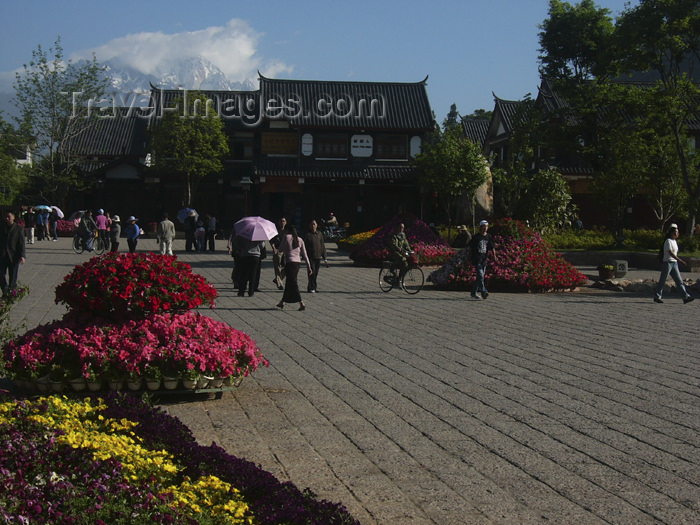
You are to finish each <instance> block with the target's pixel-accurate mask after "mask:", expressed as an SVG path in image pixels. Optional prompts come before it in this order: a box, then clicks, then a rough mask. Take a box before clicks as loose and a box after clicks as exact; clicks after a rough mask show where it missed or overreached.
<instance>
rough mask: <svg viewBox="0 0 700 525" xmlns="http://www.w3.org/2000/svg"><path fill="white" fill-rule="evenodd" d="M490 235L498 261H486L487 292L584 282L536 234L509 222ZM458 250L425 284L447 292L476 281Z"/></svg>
mask: <svg viewBox="0 0 700 525" xmlns="http://www.w3.org/2000/svg"><path fill="white" fill-rule="evenodd" d="M489 231H490V232H491V233H492V234H493V236H494V243H495V244H496V255H497V258H498V262H494V261H492V260H489V264H488V266H487V269H486V282H487V284H488V286H489V289H491V290H504V291H515V292H523V291H530V292H546V291H557V290H570V289H574V288H576V287H577V286H582V285H584V284H585V283H586V281H587V280H588V279H587V278H586V276H585V275H583V274H582V273H580V272H579V271H578V270H577V269H576V268H574V267H573V266H572V265H571V264H570V263H568V262H567V261H565V260H564V259H563V258H562V257H561V255H559V254H558V253H556V252H555V251H554V250H553V249H552V248H551V246H549V245H548V244H547V243H546V242H544V241H543V240H542V239H541V237H540V236H539V234H538V233H537V232H535V231H533V230H531V229H530V228H528V227H527V226H525V225H524V224H522V223H520V222H518V221H514V220H512V219H502V220H500V221H498V222H496V223H495V224H494V225H493V226H492V227H491V228H490V229H489ZM465 256H466V251H465V250H461V251H460V252H458V253H457V255H455V256H454V257H453V258H452V260H450V261H449V262H448V263H447V264H445V265H444V266H442V267H441V268H439V269H438V270H436V271H434V272H432V273H431V274H430V275H429V276H428V281H430V282H432V283H433V284H435V286H437V287H439V288H443V289H449V290H470V289H471V287H472V285H473V284H474V281H475V280H476V273H475V270H474V267H473V266H472V265H471V262H470V261H469V260H467V259H466V258H465Z"/></svg>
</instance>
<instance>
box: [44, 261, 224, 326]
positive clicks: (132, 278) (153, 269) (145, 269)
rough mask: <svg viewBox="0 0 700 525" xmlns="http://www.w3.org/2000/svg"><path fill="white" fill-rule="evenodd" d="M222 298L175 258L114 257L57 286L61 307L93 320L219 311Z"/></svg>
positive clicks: (79, 270) (85, 267)
mask: <svg viewBox="0 0 700 525" xmlns="http://www.w3.org/2000/svg"><path fill="white" fill-rule="evenodd" d="M217 295H218V293H217V291H216V288H214V287H213V286H212V285H210V284H209V283H208V282H207V281H206V279H204V277H202V276H200V275H197V274H195V273H193V272H192V268H191V267H190V265H189V264H186V263H183V262H181V261H178V260H177V258H175V257H172V256H168V255H158V254H153V253H123V254H118V253H108V254H105V255H103V256H102V257H94V258H92V259H90V260H89V261H87V262H86V263H84V264H82V265H80V266H76V267H75V269H74V270H73V271H72V272H71V273H69V274H68V275H67V276H66V277H64V279H63V282H62V283H61V284H59V285H58V286H57V287H56V304H59V303H63V304H66V305H67V306H68V307H70V308H72V309H73V310H76V311H82V312H86V313H89V314H91V315H110V316H111V317H112V318H114V317H115V316H116V317H138V316H142V315H146V314H150V313H156V312H167V311H175V312H178V311H184V310H189V309H192V308H197V307H198V306H201V305H203V304H209V305H212V306H213V305H214V300H215V299H216V297H217Z"/></svg>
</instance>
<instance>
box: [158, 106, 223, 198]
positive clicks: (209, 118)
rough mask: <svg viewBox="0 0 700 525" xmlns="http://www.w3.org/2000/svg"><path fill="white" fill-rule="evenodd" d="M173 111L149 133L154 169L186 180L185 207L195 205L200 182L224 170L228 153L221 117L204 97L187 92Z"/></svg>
mask: <svg viewBox="0 0 700 525" xmlns="http://www.w3.org/2000/svg"><path fill="white" fill-rule="evenodd" d="M171 109H175V110H174V111H167V112H166V113H165V115H164V116H162V117H159V118H158V121H157V122H156V124H155V126H154V127H153V129H152V130H151V133H150V144H151V149H152V152H153V167H154V169H156V170H157V171H158V172H161V173H176V174H179V175H180V176H181V177H182V181H183V190H184V191H183V200H182V205H183V206H188V207H189V206H192V201H193V199H194V195H195V194H196V192H197V186H198V185H199V182H200V180H201V179H202V178H203V177H205V176H207V175H209V174H212V173H219V172H221V171H222V169H223V162H222V159H223V158H224V156H225V155H226V154H228V152H229V146H228V138H227V136H226V133H225V131H224V122H223V120H222V119H221V117H220V116H219V115H218V114H216V111H214V110H212V108H211V107H210V105H208V104H207V99H206V97H205V96H204V95H201V94H197V93H188V95H187V98H186V99H185V98H183V97H180V98H178V99H177V100H175V101H174V104H173V107H172V108H171Z"/></svg>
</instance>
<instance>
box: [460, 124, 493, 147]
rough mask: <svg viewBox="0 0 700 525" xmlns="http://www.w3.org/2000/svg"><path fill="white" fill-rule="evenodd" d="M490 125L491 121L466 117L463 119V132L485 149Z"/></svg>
mask: <svg viewBox="0 0 700 525" xmlns="http://www.w3.org/2000/svg"><path fill="white" fill-rule="evenodd" d="M489 124H490V121H489V119H476V118H471V117H464V118H463V119H462V130H463V131H464V135H465V136H466V137H467V138H468V139H469V140H471V141H472V142H473V143H474V144H477V145H478V146H479V147H480V148H483V147H484V140H486V135H487V134H488V132H489Z"/></svg>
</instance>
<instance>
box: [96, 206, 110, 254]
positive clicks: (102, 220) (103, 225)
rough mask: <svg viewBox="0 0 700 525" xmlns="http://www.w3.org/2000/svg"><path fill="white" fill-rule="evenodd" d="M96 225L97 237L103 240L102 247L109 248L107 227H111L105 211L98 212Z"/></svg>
mask: <svg viewBox="0 0 700 525" xmlns="http://www.w3.org/2000/svg"><path fill="white" fill-rule="evenodd" d="M95 224H96V225H97V236H98V237H99V238H100V239H101V240H102V245H103V246H105V247H107V246H109V236H108V234H107V227H108V226H109V224H108V222H107V216H106V215H105V211H104V210H103V209H102V208H100V209H99V210H97V215H95Z"/></svg>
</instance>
